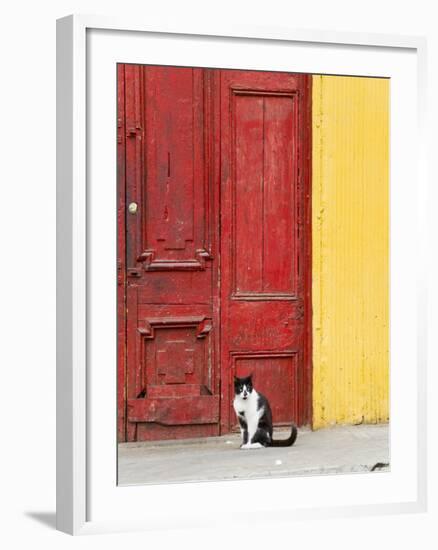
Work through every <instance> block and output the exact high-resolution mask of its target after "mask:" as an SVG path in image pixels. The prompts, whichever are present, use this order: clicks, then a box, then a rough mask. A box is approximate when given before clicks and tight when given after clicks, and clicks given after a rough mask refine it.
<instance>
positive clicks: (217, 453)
mask: <svg viewBox="0 0 438 550" xmlns="http://www.w3.org/2000/svg"><path fill="white" fill-rule="evenodd" d="M274 433H275V434H276V435H277V438H278V439H280V438H285V437H287V435H288V434H289V431H287V432H283V431H280V430H276V431H275V432H274ZM239 445H240V435H238V434H229V435H226V436H221V437H209V438H204V439H191V440H182V441H160V442H148V443H122V444H120V445H119V455H118V467H119V478H118V479H119V485H137V484H146V483H154V484H155V483H175V482H180V481H218V480H229V479H252V478H263V477H284V476H302V475H318V474H338V473H351V472H369V471H370V470H371V468H372V467H373V466H375V465H376V464H378V463H382V464H388V463H389V426H388V425H387V424H383V425H382V424H378V425H360V426H342V427H335V428H327V429H324V430H318V431H315V432H312V431H310V430H302V431H299V433H298V438H297V441H296V442H295V444H294V445H293V446H292V447H283V448H281V447H280V448H278V447H277V448H272V447H271V448H267V449H252V450H246V451H243V450H240V449H239ZM388 469H389V466H385V467H383V468H382V467H380V466H378V467H377V468H376V470H375V471H382V470H388Z"/></svg>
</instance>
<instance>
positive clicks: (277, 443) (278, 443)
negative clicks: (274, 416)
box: [270, 424, 298, 447]
mask: <svg viewBox="0 0 438 550" xmlns="http://www.w3.org/2000/svg"><path fill="white" fill-rule="evenodd" d="M297 435H298V430H297V427H296V426H295V424H292V432H291V434H290V436H289V437H288V438H287V439H272V441H271V444H270V447H291V446H292V445H293V444H294V443H295V440H296V438H297Z"/></svg>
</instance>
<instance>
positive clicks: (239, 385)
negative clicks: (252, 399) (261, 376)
mask: <svg viewBox="0 0 438 550" xmlns="http://www.w3.org/2000/svg"><path fill="white" fill-rule="evenodd" d="M252 390H253V385H252V375H250V376H246V377H245V378H237V376H235V377H234V393H235V395H240V397H241V398H242V399H248V396H249V395H251V392H252Z"/></svg>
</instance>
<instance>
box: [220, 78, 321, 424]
mask: <svg viewBox="0 0 438 550" xmlns="http://www.w3.org/2000/svg"><path fill="white" fill-rule="evenodd" d="M308 86H309V77H307V76H305V75H296V74H287V73H269V72H253V71H252V72H248V71H222V72H221V186H222V195H221V327H222V333H221V335H222V336H221V357H222V387H223V388H224V390H223V391H224V392H228V398H227V396H226V395H225V396H224V399H223V403H222V414H221V423H222V427H223V430H227V429H228V428H229V427H230V425H232V424H235V418H234V414H232V413H231V401H232V395H230V394H231V392H232V387H233V385H232V378H233V375H237V376H245V375H248V374H250V373H252V374H253V382H254V386H255V388H256V389H258V390H260V391H261V392H262V393H263V394H264V395H266V397H268V399H269V401H270V403H271V405H272V412H273V419H274V423H276V424H280V425H281V424H290V423H291V422H292V421H294V422H296V423H298V424H299V425H302V424H306V423H308V422H310V420H311V419H310V354H309V345H310V341H309V338H310V333H309V329H310V323H309V320H310V314H311V312H310V294H309V290H310V281H309V263H310V256H309V254H310V246H309V237H310V232H309V227H308V223H309V213H310V212H309V168H310V167H309V149H308V144H309V132H310V128H309V122H310V120H309V117H308V114H309V108H308V101H309V93H308Z"/></svg>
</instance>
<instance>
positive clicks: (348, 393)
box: [312, 76, 389, 428]
mask: <svg viewBox="0 0 438 550" xmlns="http://www.w3.org/2000/svg"><path fill="white" fill-rule="evenodd" d="M312 111H313V124H312V126H313V128H312V131H313V138H312V139H313V161H312V162H313V166H312V170H313V174H312V225H313V227H312V262H313V268H312V277H313V281H312V300H313V427H314V428H320V427H323V426H327V425H331V424H335V423H339V424H343V423H347V424H350V423H351V424H357V423H361V422H365V423H367V422H368V423H375V422H385V421H387V420H388V417H389V318H388V316H389V142H388V139H389V80H386V79H378V78H358V77H338V76H314V77H313V106H312Z"/></svg>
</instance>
